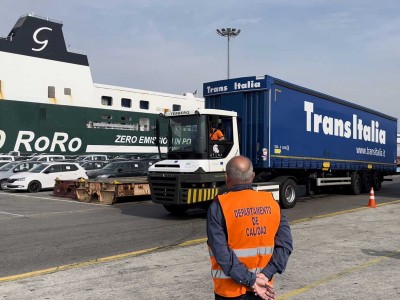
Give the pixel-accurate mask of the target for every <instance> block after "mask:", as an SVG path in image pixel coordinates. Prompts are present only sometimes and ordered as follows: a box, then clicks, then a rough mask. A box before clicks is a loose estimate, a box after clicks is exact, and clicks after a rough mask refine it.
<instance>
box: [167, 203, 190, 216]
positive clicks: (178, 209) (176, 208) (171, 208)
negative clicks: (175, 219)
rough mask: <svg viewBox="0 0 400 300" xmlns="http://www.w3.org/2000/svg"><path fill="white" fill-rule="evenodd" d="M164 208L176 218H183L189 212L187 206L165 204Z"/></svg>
mask: <svg viewBox="0 0 400 300" xmlns="http://www.w3.org/2000/svg"><path fill="white" fill-rule="evenodd" d="M164 208H165V209H166V210H167V211H168V212H170V213H171V214H172V215H174V216H182V215H184V214H185V213H186V211H187V210H188V207H187V206H185V205H176V204H164Z"/></svg>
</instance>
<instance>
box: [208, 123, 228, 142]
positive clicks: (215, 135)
mask: <svg viewBox="0 0 400 300" xmlns="http://www.w3.org/2000/svg"><path fill="white" fill-rule="evenodd" d="M210 140H211V141H223V140H225V137H224V134H223V133H222V131H221V130H219V129H218V128H217V127H216V126H215V125H211V127H210Z"/></svg>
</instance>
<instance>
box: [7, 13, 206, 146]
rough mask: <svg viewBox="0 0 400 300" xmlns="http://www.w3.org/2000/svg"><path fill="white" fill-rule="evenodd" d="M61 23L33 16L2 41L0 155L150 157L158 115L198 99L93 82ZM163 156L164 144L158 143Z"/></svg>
mask: <svg viewBox="0 0 400 300" xmlns="http://www.w3.org/2000/svg"><path fill="white" fill-rule="evenodd" d="M62 26H63V24H62V23H61V22H59V21H55V20H50V19H48V18H42V17H39V16H35V15H32V14H28V15H25V16H22V17H20V18H19V19H18V21H17V22H16V24H15V25H14V27H13V28H12V30H11V32H10V33H9V34H8V36H7V37H2V38H0V153H7V152H10V151H15V152H17V151H18V152H20V153H27V154H32V153H43V152H45V153H59V154H82V153H107V154H121V153H156V152H157V151H158V150H157V147H156V146H155V144H154V127H155V125H154V124H155V120H156V118H157V117H158V115H159V114H160V113H164V112H166V111H180V110H182V111H183V110H189V109H196V108H203V107H204V99H203V98H198V97H195V95H193V93H186V94H183V95H175V94H167V93H159V92H152V91H146V90H139V89H132V88H125V87H118V86H111V85H104V84H96V83H93V79H92V75H91V71H90V67H89V62H88V58H87V56H86V55H84V54H82V53H78V52H73V51H69V49H67V47H66V43H65V40H64V35H63V32H62ZM160 142H161V151H162V152H165V151H166V138H162V139H161V141H160Z"/></svg>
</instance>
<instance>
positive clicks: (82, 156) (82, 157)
mask: <svg viewBox="0 0 400 300" xmlns="http://www.w3.org/2000/svg"><path fill="white" fill-rule="evenodd" d="M86 157H87V156H86V155H81V156H78V157H77V158H76V159H75V160H76V161H82V160H85V158H86Z"/></svg>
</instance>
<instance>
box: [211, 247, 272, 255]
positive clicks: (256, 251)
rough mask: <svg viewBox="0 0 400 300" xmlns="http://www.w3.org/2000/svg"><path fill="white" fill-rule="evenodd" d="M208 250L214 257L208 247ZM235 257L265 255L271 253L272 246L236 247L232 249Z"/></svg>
mask: <svg viewBox="0 0 400 300" xmlns="http://www.w3.org/2000/svg"><path fill="white" fill-rule="evenodd" d="M208 251H209V252H210V256H211V257H214V253H213V251H212V250H211V248H209V249H208ZM233 252H234V253H235V254H236V256H237V257H250V256H256V255H267V254H272V253H273V252H274V248H273V247H257V248H249V249H236V250H233Z"/></svg>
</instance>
